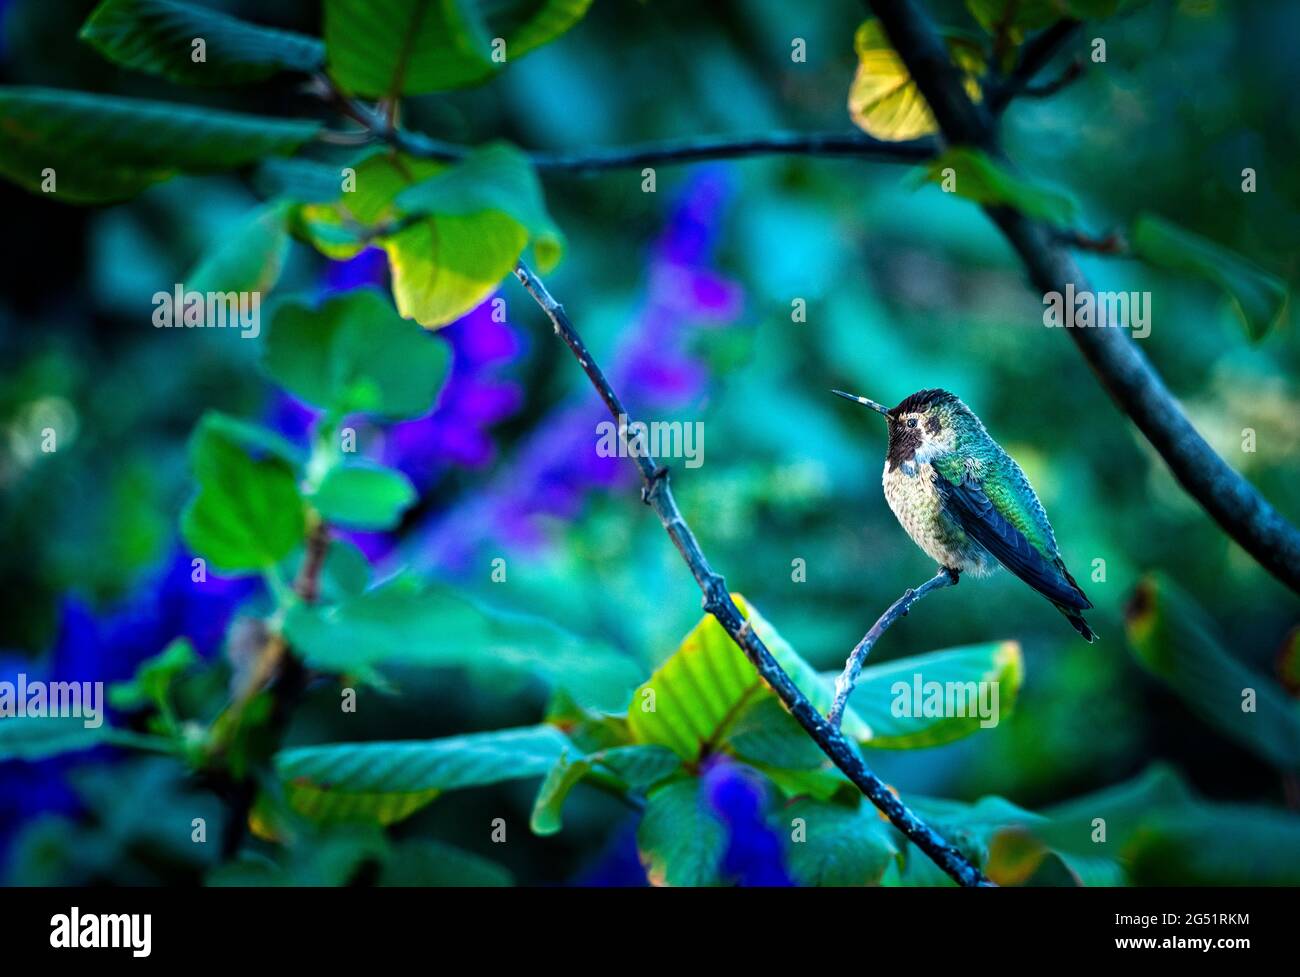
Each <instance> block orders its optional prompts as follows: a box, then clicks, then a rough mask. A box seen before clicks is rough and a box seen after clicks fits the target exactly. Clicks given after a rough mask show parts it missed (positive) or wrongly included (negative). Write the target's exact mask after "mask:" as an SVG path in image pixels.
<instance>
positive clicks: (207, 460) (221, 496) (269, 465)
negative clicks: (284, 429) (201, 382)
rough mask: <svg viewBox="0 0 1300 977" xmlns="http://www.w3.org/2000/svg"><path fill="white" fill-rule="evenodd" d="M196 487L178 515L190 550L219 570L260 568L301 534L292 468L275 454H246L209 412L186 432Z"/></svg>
mask: <svg viewBox="0 0 1300 977" xmlns="http://www.w3.org/2000/svg"><path fill="white" fill-rule="evenodd" d="M190 460H191V463H192V465H193V467H194V474H195V480H196V482H197V491H196V493H195V495H194V496H193V497H192V498H191V499H190V502H189V504H188V505H187V506H186V508H185V512H184V513H183V515H182V516H181V535H182V536H183V537H184V539H185V543H186V545H187V546H188V547H189V548H190V550H191V551H193V552H194V553H197V554H198V555H200V556H202V557H204V558H205V559H207V560H208V562H209V563H210V564H212V566H213V567H215V568H216V569H219V570H223V571H227V572H233V573H240V572H252V571H258V570H265V569H267V568H269V567H271V566H273V565H274V564H276V563H277V562H278V561H280V560H282V559H283V558H284V557H285V556H287V555H288V554H289V553H290V552H291V551H292V550H293V549H294V548H295V547H296V546H297V545H298V544H299V543H301V542H302V540H303V537H304V536H305V534H306V516H305V513H304V511H303V502H302V498H301V496H299V494H298V483H297V479H296V477H295V475H294V472H293V470H292V468H291V467H290V466H289V465H288V464H287V463H286V462H285V461H284V460H283V459H282V458H280V457H279V456H276V455H267V456H266V457H263V458H260V459H257V458H253V457H250V456H249V454H248V453H247V451H246V450H245V447H244V445H243V444H241V443H240V442H239V441H238V440H236V439H235V438H233V437H232V436H231V434H230V428H229V426H228V425H227V424H226V423H225V421H224V420H223V419H222V418H221V416H220V415H217V414H214V413H209V414H206V415H204V417H203V419H202V420H200V422H199V425H198V427H197V428H196V429H195V431H194V434H193V435H192V436H191V438H190Z"/></svg>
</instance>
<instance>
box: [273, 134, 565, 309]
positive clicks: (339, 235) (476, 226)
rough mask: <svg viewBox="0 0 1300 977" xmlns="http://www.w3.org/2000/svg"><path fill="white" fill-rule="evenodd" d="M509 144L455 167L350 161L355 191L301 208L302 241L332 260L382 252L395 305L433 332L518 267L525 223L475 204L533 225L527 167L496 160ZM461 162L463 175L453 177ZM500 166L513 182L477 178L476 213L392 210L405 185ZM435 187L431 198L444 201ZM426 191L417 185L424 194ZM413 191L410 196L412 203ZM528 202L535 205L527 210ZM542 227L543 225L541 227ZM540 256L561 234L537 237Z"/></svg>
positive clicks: (551, 252) (551, 256) (546, 257)
mask: <svg viewBox="0 0 1300 977" xmlns="http://www.w3.org/2000/svg"><path fill="white" fill-rule="evenodd" d="M506 152H508V151H506V150H504V149H499V150H498V151H495V152H492V153H490V154H489V155H488V157H487V159H486V162H485V161H484V160H481V159H479V158H478V157H477V156H474V157H471V158H470V159H468V160H466V161H463V162H461V163H458V164H456V165H454V166H447V165H446V164H441V163H435V162H430V161H428V160H415V159H409V158H407V157H403V156H393V155H387V156H376V157H372V158H370V159H367V160H365V161H364V162H362V163H361V164H359V165H358V166H357V168H356V169H357V178H356V189H355V191H354V192H352V193H344V194H342V195H341V196H340V197H339V199H338V200H337V201H335V202H334V203H332V204H306V205H304V206H303V207H301V208H299V212H298V214H299V219H298V226H299V228H300V231H301V233H303V234H304V235H305V236H306V237H307V239H308V240H309V241H311V243H312V244H313V245H314V246H315V247H316V248H317V249H318V250H319V251H320V252H321V253H322V254H325V255H327V256H329V257H331V258H336V259H338V258H346V257H349V256H351V255H354V254H356V253H357V252H358V251H360V249H361V248H362V247H363V246H364V244H365V243H366V242H371V243H373V244H376V245H378V246H379V247H382V248H383V249H384V250H385V251H386V252H387V253H388V263H389V268H390V270H391V272H392V279H393V297H394V299H395V301H396V303H397V310H398V312H400V313H401V314H402V315H403V316H405V317H406V318H408V319H415V320H416V321H417V322H419V323H420V324H421V325H423V326H427V327H429V328H436V327H438V326H444V325H446V324H447V323H449V322H453V321H454V320H456V319H458V318H460V317H461V316H462V315H464V314H465V313H467V312H469V311H470V310H472V309H474V308H476V307H477V306H478V305H479V304H481V303H482V302H483V301H484V299H486V298H488V296H490V295H491V294H492V293H493V292H494V291H495V290H496V289H497V286H498V285H499V284H500V283H501V280H502V279H503V278H504V277H505V276H506V275H508V274H510V272H511V270H512V269H513V268H514V266H515V262H516V261H517V260H518V259H519V256H520V254H522V253H523V250H524V247H525V246H526V245H527V244H528V240H529V229H528V228H527V227H526V226H525V225H524V224H522V223H520V221H519V220H518V219H516V218H515V217H514V216H511V214H510V213H507V212H505V211H502V210H496V209H493V210H483V209H478V208H480V207H482V206H483V204H482V203H481V201H483V200H486V199H489V198H490V199H491V200H492V201H493V203H492V205H493V206H505V205H508V206H509V207H510V208H511V210H512V211H515V212H519V213H526V214H531V216H530V219H532V220H534V221H535V222H536V221H540V220H541V217H539V216H538V214H539V213H543V214H544V212H541V211H539V210H538V208H539V207H540V202H539V201H537V200H534V201H533V202H532V203H531V204H530V201H529V197H528V189H527V184H528V180H529V175H528V171H527V170H525V171H523V172H522V173H521V172H519V171H518V170H512V168H511V167H510V166H508V165H505V164H504V163H503V160H504V159H505V154H506ZM463 168H467V169H466V170H465V172H466V173H467V174H468V175H467V176H465V177H464V178H462V177H461V176H458V175H457V174H458V173H459V172H461V171H462V169H463ZM485 168H486V169H491V170H494V171H495V170H497V169H500V170H502V171H504V172H506V173H513V176H512V177H511V179H512V180H513V181H514V182H513V183H512V184H510V185H507V186H505V187H504V188H503V189H500V190H496V189H493V188H491V187H489V186H488V185H487V184H479V188H478V190H477V191H476V197H477V200H478V201H480V202H479V203H472V205H473V206H474V207H475V208H476V209H475V212H474V213H468V214H466V213H444V214H424V215H421V214H415V215H410V214H404V213H403V211H402V210H401V208H400V207H398V206H397V198H398V196H399V194H401V193H402V191H404V190H406V189H407V188H411V187H415V186H417V185H418V184H420V183H422V182H424V181H426V180H428V179H430V178H434V177H437V176H439V175H442V174H446V178H447V179H448V180H451V181H452V185H453V186H454V185H456V184H460V185H465V184H468V183H474V182H475V180H476V178H475V177H474V172H478V173H480V174H482V173H483V171H484V169H485ZM439 186H445V184H442V183H441V182H439V183H436V184H435V185H434V187H433V188H432V189H431V190H430V191H429V192H428V195H429V197H430V200H431V202H438V203H446V202H447V196H446V194H445V193H443V192H441V191H440V190H439V189H438V187H439ZM423 194H424V191H421V195H423ZM419 199H420V197H419V196H417V197H416V200H417V203H418V202H419ZM534 204H535V206H534ZM539 226H540V225H539ZM538 252H539V258H540V259H542V260H543V261H545V262H547V263H550V262H553V261H554V260H555V258H556V257H557V256H558V254H559V246H558V237H557V236H556V235H555V234H554V231H553V229H552V230H551V231H544V232H543V236H541V237H540V238H539V239H538Z"/></svg>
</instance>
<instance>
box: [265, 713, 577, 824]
mask: <svg viewBox="0 0 1300 977" xmlns="http://www.w3.org/2000/svg"><path fill="white" fill-rule="evenodd" d="M568 748H569V742H568V740H567V739H565V737H564V735H563V734H562V733H560V732H559V731H558V730H556V729H555V728H553V727H551V726H528V727H522V728H518V729H504V730H498V731H495V732H490V733H471V734H467V735H464V736H451V737H447V738H446V739H436V740H412V741H402V742H378V743H341V744H336V745H329V746H308V747H300V748H297V749H292V750H283V751H281V752H280V753H277V754H276V756H275V769H276V773H277V774H278V776H279V777H280V779H281V781H283V783H284V784H285V789H286V791H287V792H288V795H289V798H290V801H291V803H292V804H293V806H294V808H295V809H296V810H298V811H299V812H300V813H303V814H306V815H308V816H311V817H315V818H321V819H326V820H337V819H340V818H343V819H347V820H365V819H369V820H374V821H378V822H379V823H382V824H389V823H392V822H393V821H396V820H399V819H400V818H403V817H407V816H409V815H410V814H411V813H413V812H414V811H416V810H418V809H419V808H420V807H422V806H424V805H425V804H427V803H429V801H431V800H433V798H434V797H435V796H436V795H437V794H438V793H439V792H441V791H447V790H460V789H463V788H467V787H482V786H486V785H489V784H497V783H502V782H505V781H510V780H524V779H528V778H530V777H540V776H543V775H544V774H545V773H546V772H547V771H548V770H549V769H550V768H551V766H552V765H553V764H554V763H555V761H556V760H557V759H559V757H560V755H561V754H562V753H563V752H564V750H565V749H568Z"/></svg>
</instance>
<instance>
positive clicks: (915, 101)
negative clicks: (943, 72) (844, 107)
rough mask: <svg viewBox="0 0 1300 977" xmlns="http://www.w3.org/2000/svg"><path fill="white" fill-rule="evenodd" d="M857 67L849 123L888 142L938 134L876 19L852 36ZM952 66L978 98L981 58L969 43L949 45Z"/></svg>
mask: <svg viewBox="0 0 1300 977" xmlns="http://www.w3.org/2000/svg"><path fill="white" fill-rule="evenodd" d="M853 48H854V50H855V51H856V52H857V55H858V69H857V73H856V74H854V76H853V83H852V84H851V85H850V86H849V115H850V116H851V117H852V119H853V124H854V125H856V126H857V127H858V128H859V129H861V130H863V131H864V132H866V133H867V134H868V135H870V136H874V137H875V138H877V139H885V140H889V141H891V142H901V141H904V140H907V139H919V138H920V137H921V136H928V135H930V134H931V133H933V132H935V131H936V130H937V128H938V127H937V125H936V124H935V121H934V116H933V115H932V114H931V112H930V106H929V105H927V104H926V102H925V98H924V97H923V96H922V95H921V92H920V90H919V89H918V88H917V87H916V83H915V82H913V81H912V76H911V75H909V74H908V72H907V67H906V65H904V64H903V59H902V58H900V57H899V56H898V54H897V52H895V51H894V49H893V47H891V46H890V44H889V39H888V38H887V37H886V36H885V31H884V28H882V27H881V26H880V21H878V20H876V19H875V18H871V19H870V20H866V21H864V22H863V23H862V24H861V25H860V26H859V27H858V29H857V33H855V34H854V36H853ZM949 49H950V51H951V53H952V56H953V60H954V62H955V63H956V64H957V65H958V66H959V67H960V68H961V69H962V71H963V72H964V73H965V76H966V82H965V84H966V93H967V94H968V95H969V96H970V97H971V98H972V99H973V100H975V101H979V100H980V98H981V93H980V87H979V82H978V81H977V80H976V79H977V78H978V77H979V75H980V74H982V73H983V70H984V65H983V58H982V56H981V55H980V54H979V51H978V49H977V48H975V47H974V45H971V44H969V43H965V42H962V41H958V40H951V41H950V42H949Z"/></svg>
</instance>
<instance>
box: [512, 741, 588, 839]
mask: <svg viewBox="0 0 1300 977" xmlns="http://www.w3.org/2000/svg"><path fill="white" fill-rule="evenodd" d="M591 764H592V761H591V760H590V759H588V758H587V757H579V758H578V759H576V760H570V759H569V755H568V753H567V752H565V753H562V754H560V758H559V759H558V760H556V761H555V766H553V767H551V769H550V770H549V771H547V774H546V779H545V780H543V781H542V786H541V787H540V788H539V789H538V791H537V799H536V800H535V801H534V802H533V813H532V816H531V817H530V818H529V821H528V826H529V827H530V828H531V829H532V831H533V834H535V835H542V836H546V835H553V834H557V833H558V832H559V830H560V828H561V827H562V826H563V824H562V821H561V817H560V815H561V811H562V809H563V808H564V801H565V799H566V798H567V797H568V796H569V792H570V791H571V790H573V788H574V787H576V786H577V785H578V781H580V780H582V778H583V777H585V776H586V775H587V774H588V773H590V772H591Z"/></svg>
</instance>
